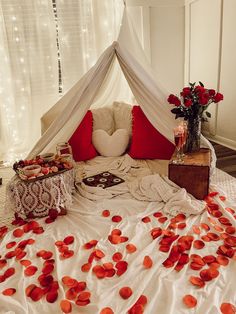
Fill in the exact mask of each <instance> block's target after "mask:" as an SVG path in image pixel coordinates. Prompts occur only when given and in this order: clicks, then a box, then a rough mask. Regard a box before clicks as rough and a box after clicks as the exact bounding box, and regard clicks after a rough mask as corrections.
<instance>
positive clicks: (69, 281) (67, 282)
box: [62, 276, 77, 287]
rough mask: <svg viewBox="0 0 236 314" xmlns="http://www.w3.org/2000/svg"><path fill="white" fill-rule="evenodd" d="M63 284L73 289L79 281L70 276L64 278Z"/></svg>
mask: <svg viewBox="0 0 236 314" xmlns="http://www.w3.org/2000/svg"><path fill="white" fill-rule="evenodd" d="M62 282H63V283H64V285H66V286H67V287H72V286H74V285H75V284H76V283H77V280H76V279H73V278H71V277H69V276H64V277H62Z"/></svg>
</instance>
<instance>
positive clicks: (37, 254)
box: [36, 250, 47, 257]
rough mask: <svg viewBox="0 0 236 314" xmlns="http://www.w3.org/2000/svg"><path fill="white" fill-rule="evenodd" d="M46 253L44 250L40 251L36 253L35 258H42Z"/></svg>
mask: <svg viewBox="0 0 236 314" xmlns="http://www.w3.org/2000/svg"><path fill="white" fill-rule="evenodd" d="M46 252H47V251H45V250H40V251H38V252H37V253H36V256H37V257H42V256H43V255H44V253H46Z"/></svg>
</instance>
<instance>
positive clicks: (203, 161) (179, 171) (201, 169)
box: [168, 148, 211, 200]
mask: <svg viewBox="0 0 236 314" xmlns="http://www.w3.org/2000/svg"><path fill="white" fill-rule="evenodd" d="M175 158H176V155H175V153H174V155H173V156H172V158H171V160H170V162H169V169H168V176H169V179H170V180H171V181H173V182H174V183H176V184H177V185H178V186H180V187H181V188H185V189H186V190H187V192H188V193H190V194H192V195H193V196H194V197H195V198H197V199H199V200H202V199H203V198H204V197H205V196H206V195H207V194H208V190H209V173H210V160H211V154H210V150H209V149H207V148H201V149H200V151H199V152H195V153H187V154H186V156H185V157H183V160H184V163H183V164H174V163H173V159H175Z"/></svg>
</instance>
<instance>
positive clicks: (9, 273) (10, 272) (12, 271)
mask: <svg viewBox="0 0 236 314" xmlns="http://www.w3.org/2000/svg"><path fill="white" fill-rule="evenodd" d="M14 274H15V268H14V267H10V268H8V269H7V270H6V271H5V273H4V274H3V275H4V277H5V278H9V277H11V276H13V275H14Z"/></svg>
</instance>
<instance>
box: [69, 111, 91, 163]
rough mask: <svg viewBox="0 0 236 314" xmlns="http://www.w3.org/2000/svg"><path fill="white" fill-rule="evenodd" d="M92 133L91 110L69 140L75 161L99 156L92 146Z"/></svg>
mask: <svg viewBox="0 0 236 314" xmlns="http://www.w3.org/2000/svg"><path fill="white" fill-rule="evenodd" d="M92 133H93V115H92V112H91V111H90V110H89V111H88V112H87V113H86V115H85V116H84V118H83V120H82V121H81V123H80V125H79V126H78V127H77V129H76V130H75V132H74V133H73V135H72V136H71V138H70V139H69V144H70V145H71V147H72V152H73V157H74V160H75V161H83V160H88V159H92V158H94V157H96V156H97V152H96V149H95V148H94V146H93V144H92Z"/></svg>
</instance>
